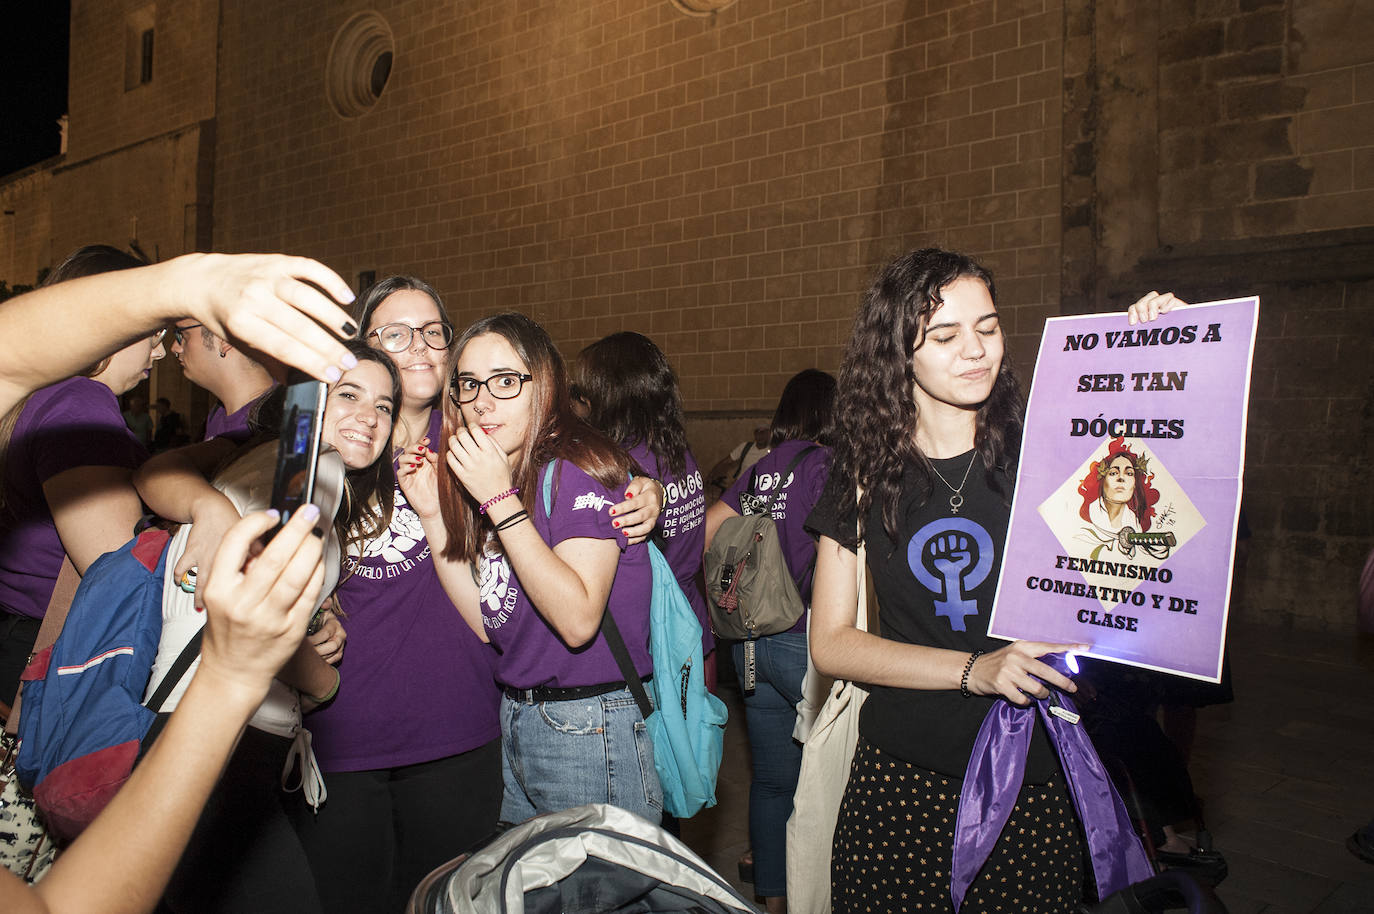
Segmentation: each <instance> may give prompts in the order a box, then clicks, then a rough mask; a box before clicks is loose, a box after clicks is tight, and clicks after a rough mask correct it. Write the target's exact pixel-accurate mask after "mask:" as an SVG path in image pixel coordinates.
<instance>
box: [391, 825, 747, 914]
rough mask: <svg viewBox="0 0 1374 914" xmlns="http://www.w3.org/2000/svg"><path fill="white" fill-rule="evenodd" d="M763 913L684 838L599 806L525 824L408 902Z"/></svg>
mask: <svg viewBox="0 0 1374 914" xmlns="http://www.w3.org/2000/svg"><path fill="white" fill-rule="evenodd" d="M757 910H758V909H757V908H755V907H754V906H753V905H751V904H750V903H749V902H748V901H746V900H745V899H744V898H743V897H742V896H741V895H740V894H739V893H738V892H736V891H735V890H734V888H732V887H731V886H730V884H729V883H728V882H726V881H725V879H723V878H722V877H721V876H719V875H717V874H716V872H715V871H714V870H712V869H711V868H710V867H709V866H708V865H707V864H706V863H705V862H704V861H703V860H702V859H701V858H700V857H698V856H697V855H696V854H694V853H693V852H692V851H691V850H690V849H688V847H687V846H686V845H685V844H683V843H682V842H681V841H679V840H678V839H676V838H674V837H673V836H672V835H670V834H668V833H667V832H665V831H664V830H663V829H661V828H659V827H658V826H656V825H650V824H649V823H648V822H646V821H644V820H643V819H641V818H639V817H638V816H636V815H634V814H632V813H629V812H626V811H625V810H623V809H620V808H618V807H615V806H609V805H606V804H600V803H597V804H591V805H587V806H578V807H576V808H574V809H567V810H564V811H562V812H558V813H551V814H549V815H543V816H536V817H535V818H533V819H530V820H529V821H528V822H524V823H522V824H520V825H517V826H516V827H514V828H512V829H511V830H510V831H507V832H506V833H504V834H502V835H501V836H500V837H498V838H497V839H496V840H494V841H492V842H491V843H490V844H488V845H487V846H486V847H484V848H482V849H481V850H479V851H476V852H474V853H472V854H467V855H464V856H462V857H459V858H458V859H456V860H452V861H450V862H448V863H446V864H444V865H443V866H441V867H439V868H438V869H436V870H435V871H434V872H432V873H430V874H429V875H428V876H426V877H425V879H424V880H423V881H422V882H421V883H420V885H419V886H418V887H416V889H415V891H414V893H412V895H411V896H410V903H409V904H408V905H407V906H406V914H559V912H567V914H593V912H597V914H600V912H608V914H612V912H613V914H648V912H667V914H672V912H682V914H688V912H692V914H736V912H753V914H756V912H757Z"/></svg>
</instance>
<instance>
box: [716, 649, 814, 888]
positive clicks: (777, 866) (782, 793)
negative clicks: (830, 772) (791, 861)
mask: <svg viewBox="0 0 1374 914" xmlns="http://www.w3.org/2000/svg"><path fill="white" fill-rule="evenodd" d="M734 651H735V671H736V673H737V674H738V676H739V681H740V691H741V692H743V691H744V642H742V641H741V642H737V643H736V644H735V645H734ZM754 651H755V671H756V672H755V677H756V681H755V685H754V691H753V694H749V693H747V692H746V693H745V694H744V720H745V723H746V725H747V727H748V730H749V750H750V755H752V756H753V780H752V781H751V782H750V784H749V840H750V843H751V844H752V845H753V848H754V891H755V892H757V893H758V894H759V895H761V896H763V897H764V898H773V897H777V896H780V895H786V894H787V818H788V817H789V816H791V815H792V794H793V793H795V792H796V790H797V777H798V775H799V774H800V773H801V757H802V751H801V745H800V744H799V743H798V742H797V741H796V740H794V739H792V728H793V727H794V726H795V725H796V723H797V702H799V701H801V686H802V677H803V676H805V675H806V633H805V632H782V633H781V634H777V635H766V636H765V637H762V638H759V639H758V640H757V641H755V642H754Z"/></svg>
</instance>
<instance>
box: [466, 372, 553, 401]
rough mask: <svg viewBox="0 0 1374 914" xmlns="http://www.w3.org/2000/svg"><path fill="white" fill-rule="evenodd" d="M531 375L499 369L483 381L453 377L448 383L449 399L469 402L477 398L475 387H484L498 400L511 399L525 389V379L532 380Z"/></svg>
mask: <svg viewBox="0 0 1374 914" xmlns="http://www.w3.org/2000/svg"><path fill="white" fill-rule="evenodd" d="M533 380H534V378H533V377H532V376H531V375H527V374H520V373H519V372H516V371H499V372H497V373H496V374H494V375H492V376H491V377H489V378H487V379H486V380H485V381H479V380H477V379H476V378H470V377H461V378H454V379H453V380H452V381H450V382H449V385H448V396H449V399H450V400H452V401H453V402H454V403H471V402H472V401H473V400H476V399H477V389H478V388H479V387H485V388H486V389H487V393H489V394H491V395H492V396H493V397H495V398H496V399H498V400H513V399H515V398H516V397H518V396H520V391H522V390H524V389H525V382H526V381H533Z"/></svg>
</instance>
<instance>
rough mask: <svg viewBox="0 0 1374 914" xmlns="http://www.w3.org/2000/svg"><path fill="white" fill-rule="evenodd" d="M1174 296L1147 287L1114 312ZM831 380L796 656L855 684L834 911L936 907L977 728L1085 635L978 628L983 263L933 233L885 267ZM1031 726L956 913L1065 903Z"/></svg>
mask: <svg viewBox="0 0 1374 914" xmlns="http://www.w3.org/2000/svg"><path fill="white" fill-rule="evenodd" d="M1175 304H1177V300H1176V299H1174V297H1173V296H1171V295H1167V294H1166V295H1156V294H1155V293H1151V294H1150V295H1147V296H1145V297H1144V298H1142V299H1141V300H1140V301H1138V302H1136V304H1134V305H1132V306H1131V310H1130V312H1129V313H1130V322H1131V323H1136V322H1137V321H1138V320H1150V319H1153V318H1154V317H1157V316H1158V315H1159V314H1160V313H1161V312H1163V311H1167V310H1169V309H1170V308H1171V307H1173V306H1174V305H1175ZM839 389H840V394H839V399H838V401H837V403H836V407H835V414H836V423H837V429H836V436H835V441H836V445H835V460H834V466H833V469H832V472H831V475H830V481H829V483H828V484H827V487H826V490H825V493H824V494H823V495H822V497H821V500H820V503H819V504H818V505H817V507H816V509H815V510H814V511H813V512H812V514H811V516H810V518H809V519H808V521H807V525H808V527H809V528H810V529H811V530H812V531H813V532H815V533H816V534H818V535H819V537H820V545H819V547H818V550H817V564H816V587H815V593H814V601H813V603H812V607H811V656H812V659H813V661H814V662H815V665H816V667H817V669H819V670H820V671H821V672H823V673H825V674H827V675H830V676H834V677H836V678H846V679H857V680H859V681H862V682H865V683H870V684H871V690H870V695H869V698H868V700H867V701H866V702H865V703H864V706H863V710H862V713H861V715H860V717H859V741H858V747H857V749H856V750H855V753H854V760H853V765H852V767H851V769H850V772H849V780H848V784H847V787H846V789H845V794H844V800H843V804H842V806H841V808H840V814H839V821H838V823H837V824H836V826H835V834H834V847H833V853H832V857H831V860H832V864H831V880H832V887H833V903H834V909H835V911H837V912H845V911H873V910H882V911H886V910H898V909H904V910H913V911H917V910H920V911H941V912H944V911H949V910H951V904H952V902H951V895H952V891H951V868H952V865H953V864H952V860H953V853H954V848H955V846H956V838H957V840H958V842H959V843H964V842H966V841H968V840H969V839H970V838H972V837H975V836H971V835H968V834H959V835H956V834H955V823H956V819H957V817H958V816H959V815H961V811H960V807H959V803H960V797H961V793H962V792H963V779H964V776H965V773H966V771H967V770H968V766H969V762H970V758H971V757H972V756H973V755H974V752H975V738H976V737H978V735H979V732H980V727H981V726H982V725H983V722H984V720H985V719H986V718H988V716H989V713H990V712H991V711H992V710H993V708H994V705H995V704H996V703H998V702H1009V703H1011V704H1013V705H1016V706H1020V707H1024V706H1026V705H1027V704H1028V703H1029V701H1030V699H1031V698H1046V697H1047V696H1048V694H1049V692H1048V688H1047V686H1053V687H1055V688H1057V689H1061V690H1063V691H1065V692H1073V691H1075V686H1074V684H1073V682H1072V681H1071V680H1070V679H1069V678H1068V677H1067V676H1065V675H1063V674H1062V673H1060V672H1058V671H1057V670H1055V669H1054V668H1053V667H1051V666H1050V665H1049V664H1048V663H1047V662H1045V661H1044V660H1043V659H1042V658H1043V657H1044V656H1045V655H1046V654H1049V653H1052V652H1057V651H1065V650H1069V649H1072V648H1075V647H1077V648H1082V647H1084V646H1082V645H1068V644H1048V643H1041V642H1031V641H1016V642H1013V643H1011V644H1007V643H1005V642H1003V641H999V640H996V639H992V638H989V637H988V635H987V627H988V620H989V617H990V615H991V610H992V599H993V594H994V592H995V589H996V586H997V577H998V571H999V568H1000V564H1001V551H1002V544H1003V540H1004V539H1005V536H1006V530H1007V520H1008V516H1009V513H1010V503H1011V495H1012V487H1013V485H1014V473H1015V470H1016V459H1017V453H1018V451H1019V449H1020V436H1021V417H1022V409H1021V396H1020V390H1019V388H1018V385H1017V382H1016V377H1015V375H1014V374H1013V372H1012V369H1011V364H1010V362H1009V360H1008V359H1007V358H1006V352H1005V338H1004V336H1003V332H1002V327H1001V320H1000V315H999V313H998V309H997V304H996V296H995V287H994V285H993V280H992V275H991V274H990V273H989V272H988V271H987V270H986V269H984V268H983V267H982V266H980V265H979V264H977V263H976V262H975V261H973V260H972V259H970V258H968V257H966V256H964V255H961V254H955V253H951V252H948V251H941V250H936V249H933V248H932V249H926V250H921V251H913V252H911V253H909V254H906V255H904V256H902V257H899V258H898V259H897V260H895V261H893V262H892V263H891V264H889V265H888V266H886V267H885V268H884V269H883V270H882V271H881V272H880V273H879V274H878V276H877V278H876V279H875V280H874V282H873V285H872V286H871V287H870V288H869V290H868V293H867V294H866V295H865V297H864V300H863V303H862V304H861V305H860V308H859V312H858V316H857V317H856V319H855V324H854V333H853V337H852V338H851V340H850V342H849V346H848V349H847V350H846V353H845V358H844V363H843V366H842V368H841V370H840V380H839ZM860 539H862V540H863V541H864V543H865V546H866V554H867V565H868V568H867V571H868V573H869V574H870V575H871V577H872V580H873V583H874V588H875V591H876V593H877V597H878V603H879V604H880V611H879V613H878V619H879V624H880V626H881V630H880V631H878V632H874V633H867V632H863V631H859V630H858V629H857V627H856V625H855V617H856V611H857V604H858V583H857V581H858V570H859V569H858V567H857V557H856V554H855V552H856V547H857V545H858V542H859V540H860ZM1023 719H1024V718H1023ZM1030 725H1033V727H1034V733H1033V737H1032V738H1031V740H1030V747H1029V751H1028V753H1027V755H1026V757H1025V760H1024V781H1023V782H1022V784H1021V785H1020V791H1019V793H1014V794H1013V795H1012V799H1013V800H1014V803H1015V806H1014V808H1012V809H1011V810H1010V815H1009V818H1007V819H1006V820H1005V826H1004V827H1003V828H1002V829H1001V831H1000V833H999V835H997V836H994V837H995V841H996V843H995V845H994V846H992V848H991V851H990V854H989V856H988V857H987V858H986V860H983V861H976V863H977V864H978V865H977V866H976V867H975V869H974V874H973V875H971V878H972V882H971V884H969V885H968V886H967V891H966V893H965V894H964V895H963V906H962V907H961V908H960V910H961V911H963V912H973V911H993V910H998V911H1001V910H1017V911H1020V910H1033V911H1038V912H1050V911H1070V910H1076V909H1077V907H1076V906H1077V904H1078V903H1079V902H1080V901H1081V900H1082V899H1083V895H1084V869H1083V842H1082V840H1081V837H1080V825H1079V821H1078V817H1077V814H1076V813H1075V811H1074V804H1073V802H1072V801H1071V800H1070V796H1069V793H1068V790H1067V787H1066V782H1065V775H1064V772H1063V770H1062V769H1061V766H1060V763H1059V761H1058V759H1057V757H1056V755H1055V752H1054V749H1053V748H1052V747H1051V745H1050V741H1049V740H1048V739H1047V737H1046V733H1045V728H1044V726H1043V724H1041V723H1039V722H1038V721H1033V720H1032V721H1030ZM1001 773H1002V770H1000V769H999V775H1000V774H1001ZM1013 786H1015V785H1013ZM968 812H971V813H972V814H973V816H974V818H973V820H972V821H975V822H976V821H982V820H983V819H984V818H988V817H989V811H988V810H979V809H973V810H969V811H968ZM994 821H995V820H994ZM974 830H975V829H972V828H970V829H969V831H974Z"/></svg>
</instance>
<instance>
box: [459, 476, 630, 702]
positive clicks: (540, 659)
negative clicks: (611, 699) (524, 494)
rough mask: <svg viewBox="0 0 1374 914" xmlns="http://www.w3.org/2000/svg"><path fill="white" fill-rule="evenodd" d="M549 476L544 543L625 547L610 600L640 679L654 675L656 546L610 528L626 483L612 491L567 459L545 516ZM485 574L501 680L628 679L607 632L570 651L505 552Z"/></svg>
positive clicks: (541, 525)
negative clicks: (652, 556)
mask: <svg viewBox="0 0 1374 914" xmlns="http://www.w3.org/2000/svg"><path fill="white" fill-rule="evenodd" d="M543 478H544V476H543V470H542V469H541V470H540V475H539V480H540V491H538V492H536V493H534V498H533V501H534V504H535V510H534V511H533V512H531V513H532V514H533V518H534V526H535V529H537V530H538V531H539V535H540V536H542V537H543V538H544V542H546V543H548V544H549V546H550V547H552V546H557V545H558V544H559V543H561V542H563V541H564V540H568V539H577V538H580V537H587V538H591V539H602V540H612V541H613V542H615V543H616V544H617V545H618V546H620V549H621V552H620V563H619V565H618V566H617V567H616V572H615V581H614V582H613V583H612V584H611V595H610V599H609V600H608V601H607V604H606V606H607V610H608V611H609V612H610V613H611V614H612V616H613V617H614V618H615V622H616V626H617V627H618V628H619V629H620V634H621V637H623V638H624V639H625V645H626V647H628V648H629V651H630V659H631V660H633V661H634V665H635V670H636V672H638V673H639V675H640V676H641V677H642V676H647V675H649V674H650V673H651V672H653V661H652V660H651V659H650V657H649V598H650V594H651V593H652V587H653V571H652V570H651V569H650V566H649V550H648V547H647V546H645V545H644V544H642V543H641V544H640V545H638V546H628V547H627V546H625V544H624V541H625V537H624V535H623V534H622V533H621V532H620V531H619V530H617V529H616V528H615V527H613V526H611V516H610V515H609V514H608V513H607V512H606V509H607V508H609V507H610V506H611V505H614V504H616V503H618V502H619V501H621V500H623V496H624V492H625V489H624V485H623V484H622V485H620V486H616V487H615V488H610V489H608V488H606V487H605V486H603V485H602V484H601V483H599V482H597V481H596V480H595V479H593V478H591V477H590V476H588V475H587V474H586V473H584V472H583V471H582V470H581V469H580V468H579V467H578V466H576V465H575V464H573V463H570V462H569V461H566V460H560V461H558V463H557V469H556V470H555V472H554V479H553V512H552V514H545V512H544V498H543ZM628 481H629V480H628V479H627V480H626V482H628ZM478 578H479V581H480V588H481V594H482V621H483V624H485V625H486V627H487V637H488V638H490V639H491V643H492V644H494V645H496V647H497V649H498V650H499V651H501V655H500V657H499V658H498V659H497V661H496V679H497V681H498V682H500V683H502V684H503V685H507V686H512V687H514V688H517V689H533V688H537V687H539V686H558V687H565V688H566V687H571V686H589V685H601V684H602V683H607V682H619V681H621V680H623V679H624V677H623V676H621V675H620V668H619V667H618V666H616V662H615V657H614V656H613V655H612V654H611V649H610V648H609V647H607V646H606V639H605V638H603V637H602V636H601V635H600V634H598V635H597V636H596V638H595V639H594V640H593V641H592V642H591V643H590V644H589V645H587V646H586V647H584V648H581V649H579V650H577V651H576V652H574V651H571V650H569V649H568V646H567V645H566V644H564V643H563V640H562V639H561V638H559V637H558V635H557V634H555V633H554V630H553V629H552V628H551V627H550V626H549V624H548V623H547V622H545V621H544V617H543V616H541V615H539V613H538V612H537V611H536V610H535V608H534V605H533V604H532V603H530V600H529V597H527V596H526V595H525V590H524V588H523V587H521V586H520V579H519V578H517V577H515V575H514V574H513V573H512V571H511V567H510V563H509V562H507V561H506V557H505V556H504V555H500V554H498V555H487V556H484V557H483V558H482V559H479V560H478Z"/></svg>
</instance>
